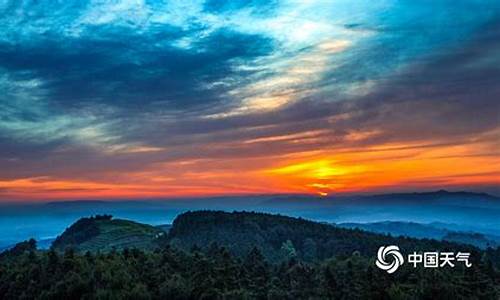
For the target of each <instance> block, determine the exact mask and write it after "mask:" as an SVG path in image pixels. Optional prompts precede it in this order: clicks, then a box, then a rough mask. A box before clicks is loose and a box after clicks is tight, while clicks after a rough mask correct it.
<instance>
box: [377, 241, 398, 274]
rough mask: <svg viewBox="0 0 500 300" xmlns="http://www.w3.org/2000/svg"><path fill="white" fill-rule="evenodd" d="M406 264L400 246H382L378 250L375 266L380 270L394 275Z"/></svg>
mask: <svg viewBox="0 0 500 300" xmlns="http://www.w3.org/2000/svg"><path fill="white" fill-rule="evenodd" d="M403 263H404V259H403V255H401V252H400V251H399V247H398V246H394V245H392V246H382V247H380V248H379V249H378V253H377V261H376V262H375V264H376V265H377V267H379V268H380V269H382V270H384V271H387V273H389V274H392V273H394V272H396V270H397V269H398V268H399V266H401V265H402V264H403Z"/></svg>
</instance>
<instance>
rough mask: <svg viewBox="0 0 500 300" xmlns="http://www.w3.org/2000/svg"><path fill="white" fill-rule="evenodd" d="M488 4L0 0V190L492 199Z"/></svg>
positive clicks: (49, 194) (497, 104)
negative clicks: (441, 192)
mask: <svg viewBox="0 0 500 300" xmlns="http://www.w3.org/2000/svg"><path fill="white" fill-rule="evenodd" d="M499 99H500V2H498V1H495V0H491V1H478V0H476V1H474V0H470V1H448V0H446V1H445V0H436V1H413V0H399V1H396V0H376V1H373V0H370V1H365V0H359V1H351V0H331V1H326V0H318V1H314V0H309V1H286V0H285V1H261V0H252V1H239V0H232V1H222V0H208V1H180V0H179V1H178V0H171V1H140V0H127V1H109V0H99V1H87V0H85V1H84V0H82V1H48V0H36V1H35V0H31V1H29V0H26V1H17V0H0V201H28V200H30V201H32V200H36V201H42V200H54V199H128V198H157V197H192V196H212V195H238V194H280V193H300V194H304V193H305V194H315V195H332V194H342V193H375V192H393V191H421V190H435V189H450V190H474V191H488V192H492V193H497V194H500V191H499V188H498V186H499V182H500V150H499V149H500V147H499V146H500V145H499V144H500V100H499Z"/></svg>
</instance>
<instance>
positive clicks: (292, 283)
mask: <svg viewBox="0 0 500 300" xmlns="http://www.w3.org/2000/svg"><path fill="white" fill-rule="evenodd" d="M28 244H29V243H28ZM32 246H33V245H32ZM495 255H496V257H499V256H500V250H499V249H497V250H491V249H489V250H488V251H487V252H485V253H484V257H483V259H482V260H481V261H479V262H478V263H476V264H475V265H473V267H471V268H464V267H458V268H455V269H453V270H450V269H417V270H413V269H410V268H406V269H405V268H402V269H401V270H400V271H398V272H397V273H395V274H393V275H389V274H387V273H386V272H384V271H381V270H379V269H377V268H376V267H375V266H374V261H373V258H370V257H364V256H361V255H359V254H358V253H353V254H351V255H348V256H338V257H333V258H330V259H327V260H324V261H322V262H317V263H307V262H302V261H300V260H297V259H295V258H290V259H289V260H287V261H283V262H282V263H279V264H271V263H269V262H267V261H266V260H265V258H264V256H263V255H262V254H261V253H260V251H259V250H258V249H257V248H253V249H252V250H251V251H250V252H249V253H247V254H246V255H245V256H244V257H242V258H237V257H234V256H232V255H231V254H230V253H229V251H227V249H225V248H224V247H217V246H214V245H212V246H211V247H209V249H207V251H200V250H198V249H193V250H192V251H182V250H177V249H175V248H172V247H165V248H163V249H157V250H155V251H152V252H151V251H146V252H144V251H141V250H138V249H132V250H128V249H125V250H123V251H110V252H107V253H96V254H93V253H91V252H87V253H86V254H78V253H76V252H74V251H73V250H71V249H67V250H66V251H65V252H64V253H59V252H57V251H54V250H53V249H52V250H50V251H45V252H40V251H36V248H35V247H32V248H25V249H24V251H23V252H17V253H12V254H11V256H10V257H9V259H5V258H4V259H1V260H0V299H6V300H8V299H134V300H136V299H172V300H175V299H429V300H430V299H433V300H434V299H435V300H438V299H457V300H459V299H467V300H473V299H498V297H499V296H500V288H499V286H500V273H499V271H498V269H496V268H494V267H493V265H492V264H491V262H490V260H489V257H494V256H495Z"/></svg>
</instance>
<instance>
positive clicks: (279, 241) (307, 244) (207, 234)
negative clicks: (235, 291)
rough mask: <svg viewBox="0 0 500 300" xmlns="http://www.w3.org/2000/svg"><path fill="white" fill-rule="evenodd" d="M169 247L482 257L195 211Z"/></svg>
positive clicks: (289, 222) (434, 245)
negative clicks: (382, 250)
mask: <svg viewBox="0 0 500 300" xmlns="http://www.w3.org/2000/svg"><path fill="white" fill-rule="evenodd" d="M168 243H169V244H171V245H174V246H176V247H179V248H182V249H185V250H189V249H190V248H192V247H201V248H206V247H207V246H208V245H210V244H211V243H217V244H218V245H220V246H224V247H226V248H227V249H228V250H229V251H230V252H231V254H233V255H236V256H241V255H245V254H246V253H248V252H249V251H250V250H251V249H252V248H253V247H255V246H257V247H258V248H259V249H260V250H261V251H262V253H263V255H264V256H265V257H266V258H267V259H268V260H270V261H272V262H279V261H281V260H283V259H286V257H287V255H286V254H287V253H289V254H293V255H295V256H297V258H299V259H301V260H304V261H309V262H311V261H315V260H323V259H326V258H330V257H332V256H338V255H351V254H352V253H353V252H358V253H359V254H361V255H364V256H373V255H374V254H375V253H377V250H378V248H379V247H380V246H382V245H398V246H399V247H400V248H401V249H402V250H403V251H406V252H409V251H419V250H420V251H428V250H429V249H431V250H436V251H445V250H456V249H460V250H461V251H468V252H473V253H475V254H476V255H477V253H479V252H478V251H479V249H477V248H475V247H472V246H468V245H459V244H456V243H450V242H443V241H436V240H428V239H414V238H404V237H391V236H389V235H382V234H376V233H369V232H366V231H362V230H359V229H346V228H340V227H335V226H332V225H329V224H321V223H317V222H313V221H308V220H304V219H300V218H292V217H287V216H280V215H271V214H265V213H255V212H232V213H227V212H222V211H195V212H187V213H184V214H181V215H179V216H178V217H177V218H176V219H175V220H174V222H173V226H172V228H171V230H170V232H169V235H168Z"/></svg>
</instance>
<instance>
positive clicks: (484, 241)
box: [336, 221, 500, 249]
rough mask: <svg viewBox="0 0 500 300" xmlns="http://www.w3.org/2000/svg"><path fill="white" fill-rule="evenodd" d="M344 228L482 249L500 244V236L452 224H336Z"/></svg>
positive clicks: (386, 222)
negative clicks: (463, 229)
mask: <svg viewBox="0 0 500 300" xmlns="http://www.w3.org/2000/svg"><path fill="white" fill-rule="evenodd" d="M336 225H337V226H339V227H343V228H351V229H354V228H358V229H361V230H366V231H370V232H376V233H381V234H390V235H392V236H407V237H414V238H420V239H423V238H427V239H436V240H443V241H449V242H456V243H461V244H469V245H473V246H476V247H478V248H481V249H486V248H488V247H491V248H496V247H498V246H500V236H497V235H486V234H481V233H475V232H464V231H455V230H452V229H450V228H455V227H456V226H453V225H452V224H442V223H431V224H420V223H413V222H390V221H385V222H375V223H341V224H336Z"/></svg>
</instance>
